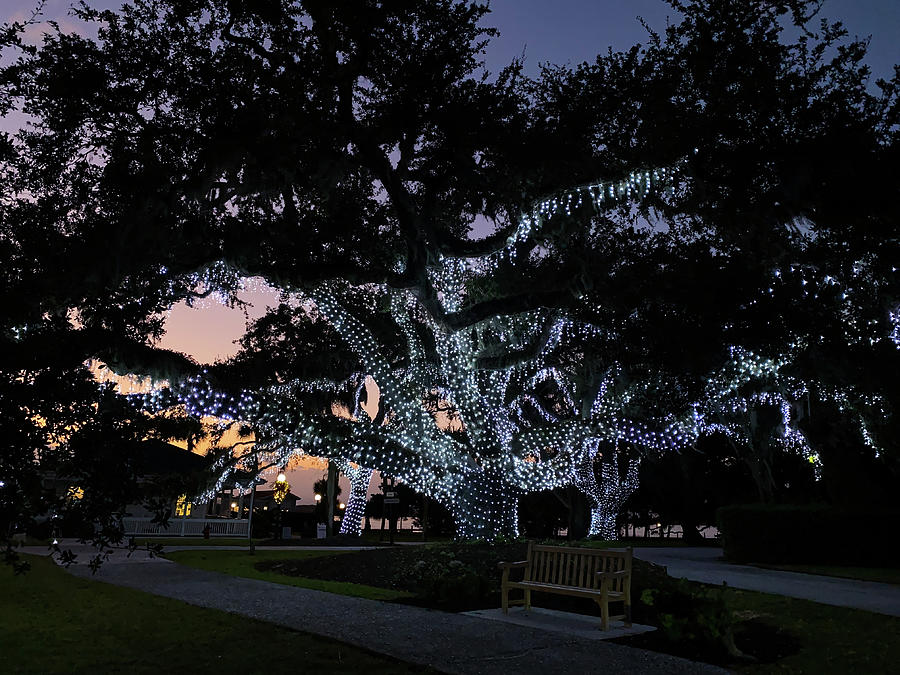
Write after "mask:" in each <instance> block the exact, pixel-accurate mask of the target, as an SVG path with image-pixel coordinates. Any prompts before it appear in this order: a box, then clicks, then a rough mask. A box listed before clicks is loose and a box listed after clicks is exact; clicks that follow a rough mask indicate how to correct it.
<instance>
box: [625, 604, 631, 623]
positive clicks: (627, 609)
mask: <svg viewBox="0 0 900 675" xmlns="http://www.w3.org/2000/svg"><path fill="white" fill-rule="evenodd" d="M625 627H626V628H631V599H630V598H626V599H625Z"/></svg>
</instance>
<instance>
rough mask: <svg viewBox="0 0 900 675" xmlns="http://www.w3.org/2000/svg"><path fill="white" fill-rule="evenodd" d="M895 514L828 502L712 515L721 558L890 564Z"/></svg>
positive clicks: (743, 508)
mask: <svg viewBox="0 0 900 675" xmlns="http://www.w3.org/2000/svg"><path fill="white" fill-rule="evenodd" d="M898 518H900V512H886V511H878V512H873V511H849V510H844V509H837V508H833V507H828V506H816V505H812V506H786V505H779V506H770V505H765V504H752V505H745V506H726V507H724V508H721V509H719V511H718V513H717V521H718V528H719V531H720V533H721V538H722V545H723V547H724V550H725V557H726V558H727V559H728V560H730V561H733V562H759V563H821V564H835V565H859V566H873V567H875V566H882V565H887V566H890V565H894V564H896V560H897V559H898V545H897V542H896V539H895V538H894V537H892V536H891V532H893V530H894V529H895V527H896V523H897V519H898Z"/></svg>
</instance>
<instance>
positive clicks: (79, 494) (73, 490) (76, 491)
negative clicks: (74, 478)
mask: <svg viewBox="0 0 900 675" xmlns="http://www.w3.org/2000/svg"><path fill="white" fill-rule="evenodd" d="M83 497H84V489H83V488H80V487H78V486H77V485H73V486H72V487H70V488H69V489H68V490H67V491H66V499H70V500H72V501H78V500H79V499H82V498H83Z"/></svg>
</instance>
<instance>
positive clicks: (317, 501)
mask: <svg viewBox="0 0 900 675" xmlns="http://www.w3.org/2000/svg"><path fill="white" fill-rule="evenodd" d="M315 499H316V503H317V504H318V503H319V502H320V501H322V495H320V494H319V493H318V492H317V493H316V497H315Z"/></svg>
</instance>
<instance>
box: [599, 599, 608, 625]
mask: <svg viewBox="0 0 900 675" xmlns="http://www.w3.org/2000/svg"><path fill="white" fill-rule="evenodd" d="M600 629H601V630H609V602H607V601H606V600H605V599H604V600H602V601H601V602H600Z"/></svg>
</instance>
